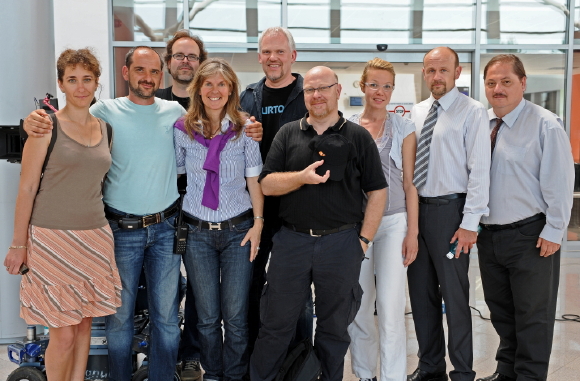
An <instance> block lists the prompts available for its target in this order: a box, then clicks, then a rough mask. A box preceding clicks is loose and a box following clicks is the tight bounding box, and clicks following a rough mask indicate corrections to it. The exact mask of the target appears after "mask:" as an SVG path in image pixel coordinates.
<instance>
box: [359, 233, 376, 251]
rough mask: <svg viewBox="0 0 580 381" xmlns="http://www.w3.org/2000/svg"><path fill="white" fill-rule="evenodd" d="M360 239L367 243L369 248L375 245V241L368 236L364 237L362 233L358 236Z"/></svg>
mask: <svg viewBox="0 0 580 381" xmlns="http://www.w3.org/2000/svg"><path fill="white" fill-rule="evenodd" d="M358 239H360V240H361V241H363V242H364V243H366V244H367V247H368V248H370V247H371V246H372V245H373V241H369V239H368V238H366V237H363V236H362V235H359V236H358Z"/></svg>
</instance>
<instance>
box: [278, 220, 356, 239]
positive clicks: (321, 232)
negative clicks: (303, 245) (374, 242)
mask: <svg viewBox="0 0 580 381" xmlns="http://www.w3.org/2000/svg"><path fill="white" fill-rule="evenodd" d="M356 225H357V224H347V225H342V226H339V227H337V228H334V229H304V228H299V227H297V226H294V225H292V224H289V223H287V222H286V221H284V226H286V227H287V228H288V229H290V230H294V231H295V232H298V233H304V234H309V235H311V236H312V237H321V236H323V235H329V234H334V233H338V232H341V231H344V230H348V229H352V228H354V227H356Z"/></svg>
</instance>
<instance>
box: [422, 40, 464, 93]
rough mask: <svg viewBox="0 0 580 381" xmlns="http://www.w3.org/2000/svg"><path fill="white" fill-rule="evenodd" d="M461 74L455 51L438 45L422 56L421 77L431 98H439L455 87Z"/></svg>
mask: <svg viewBox="0 0 580 381" xmlns="http://www.w3.org/2000/svg"><path fill="white" fill-rule="evenodd" d="M460 74H461V66H459V61H458V58H457V53H455V51H454V50H453V49H450V48H447V47H439V48H435V49H433V50H431V51H430V52H429V53H427V54H425V57H424V58H423V79H425V84H426V85H427V87H429V89H430V90H431V94H432V95H433V98H435V99H439V98H441V97H442V96H444V95H445V94H447V93H448V92H449V91H451V90H452V89H453V88H454V87H455V80H456V79H458V78H459V75H460Z"/></svg>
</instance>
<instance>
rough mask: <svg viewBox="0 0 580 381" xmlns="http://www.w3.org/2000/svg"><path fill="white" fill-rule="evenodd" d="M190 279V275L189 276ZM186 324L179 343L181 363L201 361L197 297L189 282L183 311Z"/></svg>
mask: <svg viewBox="0 0 580 381" xmlns="http://www.w3.org/2000/svg"><path fill="white" fill-rule="evenodd" d="M188 279H189V275H188ZM183 317H184V323H183V332H182V333H181V342H180V343H179V356H178V358H179V359H181V361H190V360H196V361H199V359H200V349H199V331H198V330H197V310H196V308H195V296H194V294H193V288H192V287H191V284H190V283H189V282H187V289H186V291H185V308H184V311H183Z"/></svg>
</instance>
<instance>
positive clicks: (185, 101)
mask: <svg viewBox="0 0 580 381" xmlns="http://www.w3.org/2000/svg"><path fill="white" fill-rule="evenodd" d="M172 89H173V86H169V87H167V88H165V89H159V90H157V91H156V92H155V96H156V97H157V98H161V99H165V100H166V101H176V102H179V104H180V105H181V107H183V108H184V109H186V110H187V109H188V108H189V97H187V98H183V97H178V96H177V95H175V94H173V92H172Z"/></svg>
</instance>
